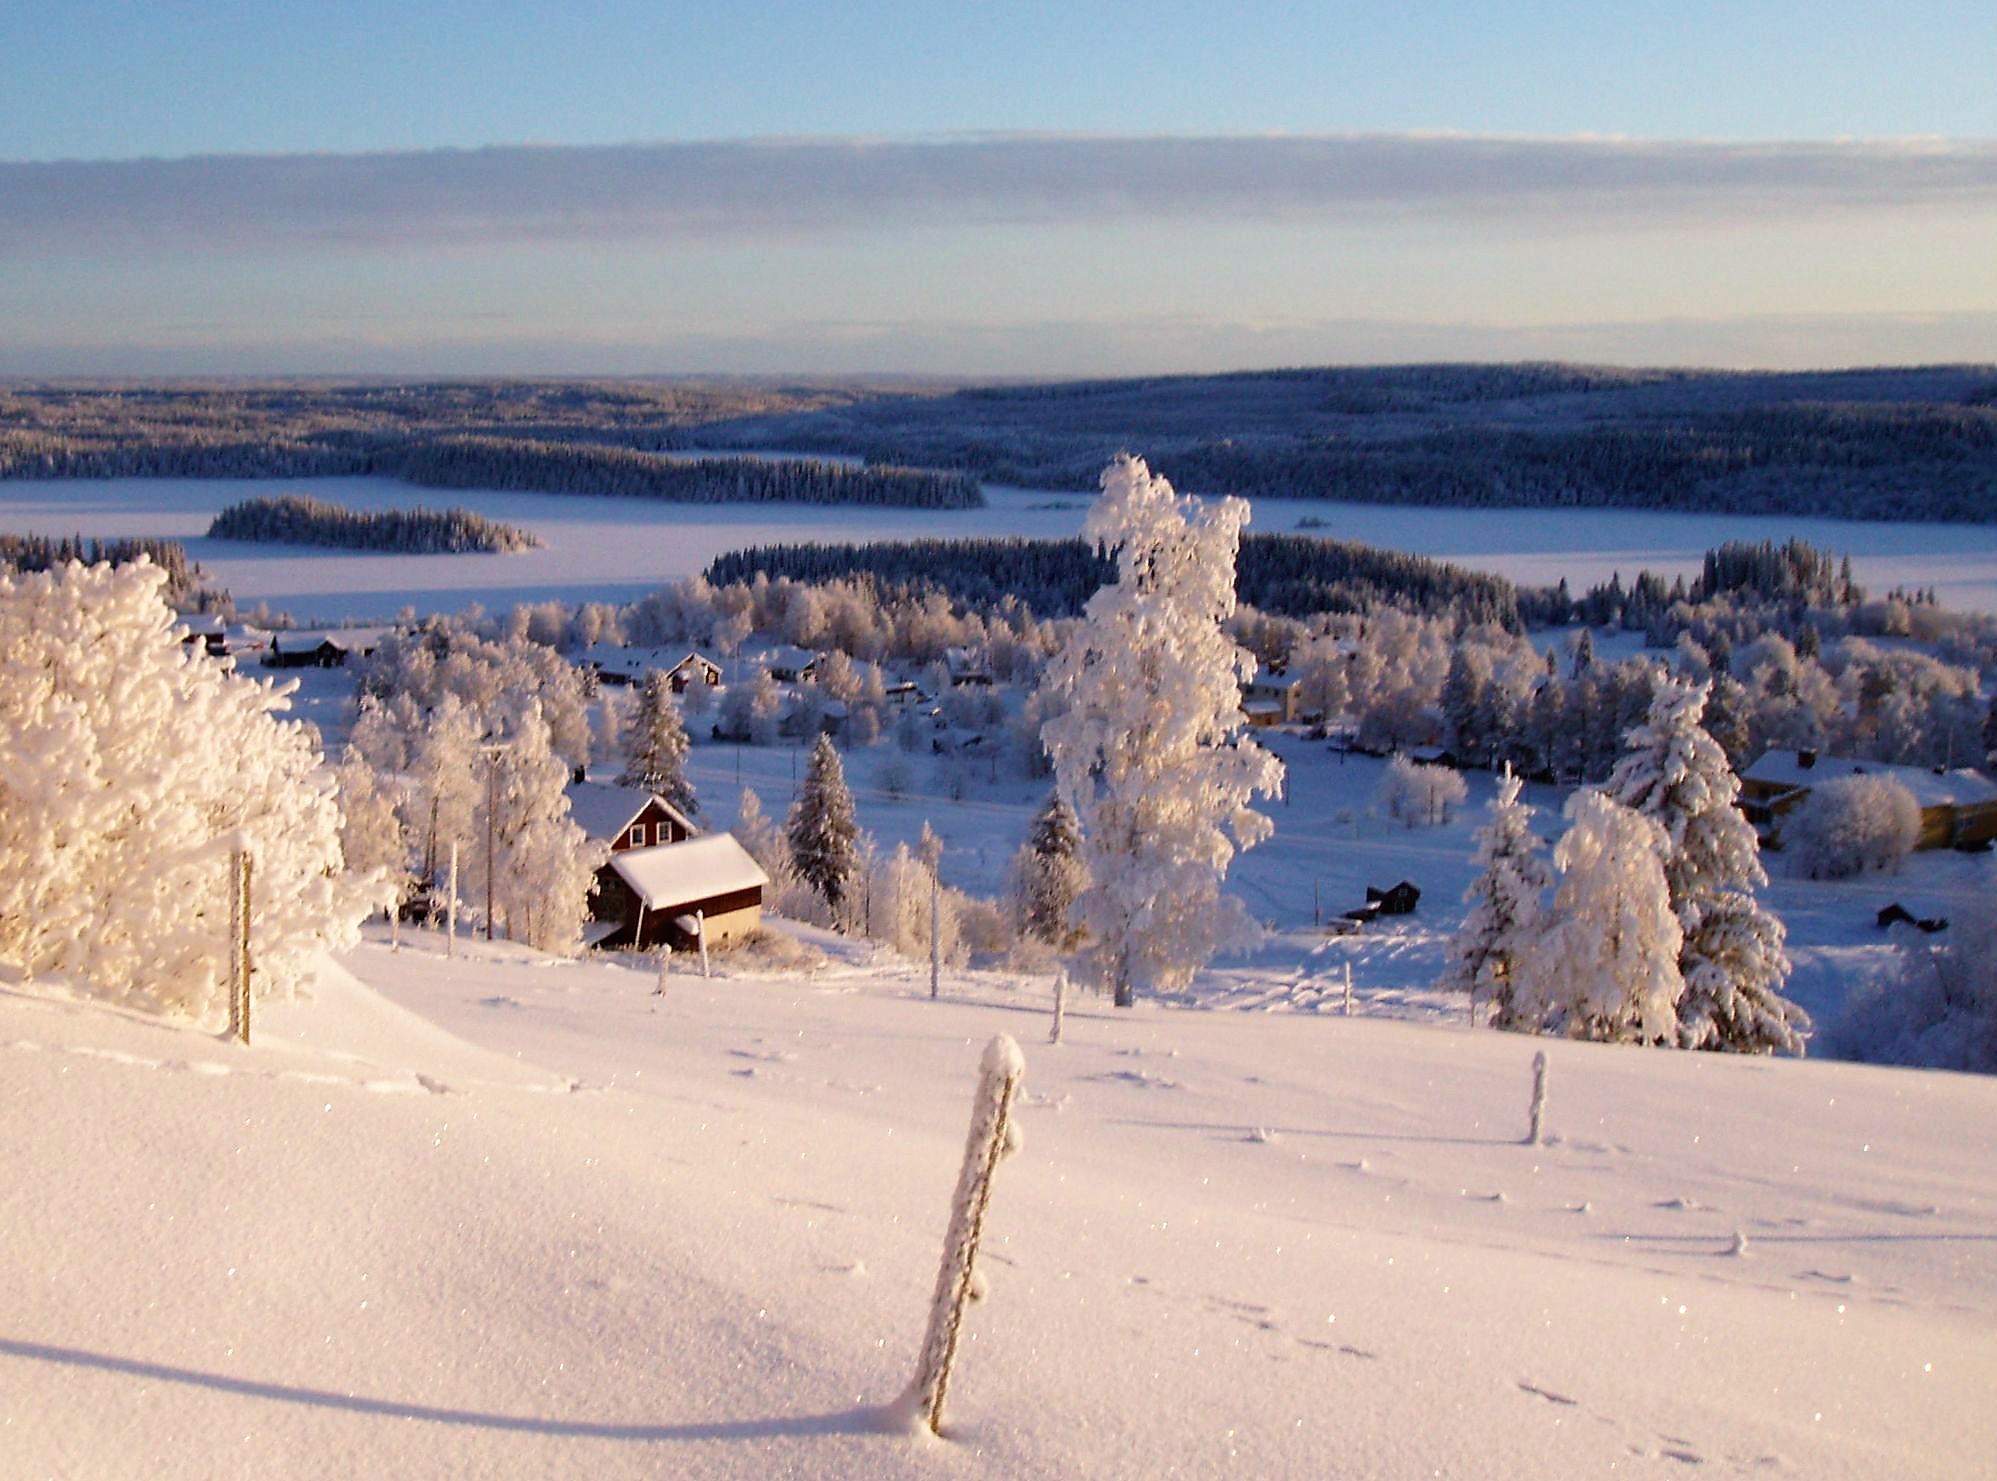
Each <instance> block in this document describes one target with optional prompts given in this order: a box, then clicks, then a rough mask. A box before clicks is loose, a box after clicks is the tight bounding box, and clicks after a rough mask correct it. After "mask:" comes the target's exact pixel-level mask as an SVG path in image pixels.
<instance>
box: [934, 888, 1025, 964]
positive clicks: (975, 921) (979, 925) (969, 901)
mask: <svg viewBox="0 0 1997 1481" xmlns="http://www.w3.org/2000/svg"><path fill="white" fill-rule="evenodd" d="M948 893H949V895H950V897H951V899H952V901H953V904H954V907H955V910H956V916H957V942H958V945H959V946H960V948H961V949H962V951H963V952H964V953H966V954H968V955H971V956H979V957H986V956H999V955H1007V956H1008V957H1010V954H1011V953H1012V951H1013V948H1014V947H1015V945H1017V944H1018V938H1017V937H1016V936H1015V935H1014V934H1013V926H1012V922H1011V920H1009V919H1008V918H1007V915H1006V912H1005V911H1004V910H1002V909H1001V908H1000V907H999V904H998V902H997V901H996V900H992V899H990V898H988V897H986V896H984V895H967V894H964V893H962V892H960V891H957V890H951V891H948Z"/></svg>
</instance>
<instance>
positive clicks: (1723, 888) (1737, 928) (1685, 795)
mask: <svg viewBox="0 0 1997 1481" xmlns="http://www.w3.org/2000/svg"><path fill="white" fill-rule="evenodd" d="M1706 698H1707V686H1706V685H1704V684H1693V683H1688V682H1686V681H1685V680H1682V679H1670V678H1666V679H1663V680H1660V681H1659V683H1658V685H1657V689H1656V694H1655V697H1654V698H1653V700H1652V701H1651V706H1650V714H1649V717H1648V718H1647V719H1646V720H1645V721H1644V722H1643V723H1642V724H1640V725H1637V726H1635V727H1633V728H1632V729H1631V730H1630V732H1629V734H1628V736H1627V739H1626V750H1625V752H1624V755H1623V758H1622V760H1621V761H1619V762H1618V763H1617V764H1616V769H1615V771H1614V773H1613V774H1611V776H1610V778H1609V783H1608V788H1607V790H1608V793H1609V795H1610V796H1611V797H1613V798H1615V799H1616V801H1618V802H1620V803H1622V804H1623V805H1624V806H1626V807H1630V808H1633V809H1635V810H1636V811H1637V812H1639V813H1641V814H1642V815H1644V816H1645V817H1647V818H1650V819H1651V820H1652V821H1653V822H1655V823H1657V824H1658V826H1659V827H1660V828H1662V829H1663V832H1664V837H1665V840H1666V842H1665V849H1664V856H1663V862H1664V880H1665V885H1666V888H1667V889H1668V890H1669V895H1670V901H1671V909H1672V912H1673V914H1675V915H1676V916H1677V917H1678V924H1679V927H1680V929H1681V931H1682V932H1683V940H1682V944H1681V946H1680V948H1679V956H1678V967H1679V972H1680V974H1681V976H1682V977H1683V978H1684V983H1685V986H1684V992H1683V994H1682V996H1681V997H1680V998H1679V1001H1678V1040H1679V1043H1680V1044H1681V1045H1682V1046H1683V1047H1684V1048H1687V1049H1727V1050H1735V1051H1741V1052H1747V1053H1767V1052H1770V1051H1772V1050H1776V1049H1782V1050H1786V1051H1788V1052H1790V1053H1792V1054H1800V1053H1802V1051H1803V1033H1804V1032H1806V1031H1807V1030H1808V1028H1809V1019H1808V1018H1807V1017H1806V1016H1805V1015H1804V1013H1803V1011H1802V1010H1801V1009H1800V1008H1798V1007H1797V1006H1796V1005H1795V1004H1794V1003H1792V1002H1790V1001H1789V1000H1788V999H1787V998H1784V997H1783V996H1782V995H1781V992H1780V991H1779V989H1780V988H1781V986H1782V982H1783V980H1784V979H1785V978H1786V977H1787V976H1788V975H1789V958H1788V955H1787V954H1786V953H1785V952H1784V951H1783V949H1782V942H1783V935H1784V932H1783V929H1782V922H1781V921H1779V920H1777V919H1776V918H1775V916H1774V915H1773V914H1772V913H1770V912H1769V911H1767V910H1765V909H1763V908H1762V906H1761V905H1760V903H1759V902H1758V901H1757V900H1756V899H1755V893H1754V892H1755V891H1756V890H1758V889H1759V888H1761V887H1762V886H1763V885H1765V884H1767V883H1768V876H1767V874H1765V873H1764V872H1763V871H1762V867H1761V856H1760V846H1759V844H1758V842H1757V841H1756V839H1755V836H1754V829H1753V827H1752V826H1750V825H1749V823H1748V821H1747V819H1746V818H1744V817H1742V816H1741V813H1740V810H1739V809H1738V808H1737V807H1736V806H1735V805H1734V799H1735V798H1736V797H1737V796H1738V795H1739V792H1740V781H1739V779H1738V778H1736V777H1735V776H1734V774H1733V771H1732V769H1731V768H1730V767H1729V766H1728V765H1727V758H1726V754H1725V752H1723V751H1722V750H1721V749H1720V746H1719V743H1718V742H1716V741H1715V740H1714V739H1713V737H1712V736H1710V735H1708V734H1707V733H1706V731H1705V729H1704V727H1703V726H1701V725H1700V723H1699V718H1700V715H1701V714H1702V712H1703V711H1704V709H1705V707H1706Z"/></svg>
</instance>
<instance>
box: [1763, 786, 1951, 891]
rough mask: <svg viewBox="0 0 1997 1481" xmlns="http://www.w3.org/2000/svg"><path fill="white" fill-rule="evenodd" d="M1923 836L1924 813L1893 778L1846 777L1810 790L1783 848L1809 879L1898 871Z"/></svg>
mask: <svg viewBox="0 0 1997 1481" xmlns="http://www.w3.org/2000/svg"><path fill="white" fill-rule="evenodd" d="M1920 836H1921V807H1920V804H1919V803H1918V802H1916V801H1915V800H1914V794H1913V793H1912V792H1910V791H1908V790H1907V789H1906V787H1904V786H1903V785H1901V784H1900V783H1899V782H1896V781H1894V780H1893V778H1891V777H1883V776H1843V777H1833V778H1832V779H1831V780H1830V781H1827V782H1824V783H1822V784H1821V785H1819V786H1815V787H1812V788H1811V789H1810V795H1809V796H1808V797H1805V798H1804V799H1803V801H1802V803H1801V804H1800V805H1799V806H1798V807H1797V808H1796V809H1795V810H1794V811H1793V812H1791V813H1790V814H1789V815H1788V816H1787V817H1785V818H1783V820H1782V842H1783V845H1784V847H1786V848H1787V849H1788V851H1789V855H1790V857H1791V858H1792V859H1793V860H1794V861H1795V865H1794V867H1795V870H1796V872H1797V873H1798V874H1801V875H1803V876H1804V877H1806V878H1808V879H1845V878H1847V877H1849V876H1851V875H1854V874H1864V873H1867V872H1869V871H1872V870H1884V871H1890V870H1897V869H1898V868H1899V867H1900V864H1901V862H1902V861H1903V860H1904V859H1905V858H1906V857H1907V855H1908V854H1909V853H1911V852H1912V851H1913V848H1914V845H1915V843H1916V842H1918V841H1919V839H1920Z"/></svg>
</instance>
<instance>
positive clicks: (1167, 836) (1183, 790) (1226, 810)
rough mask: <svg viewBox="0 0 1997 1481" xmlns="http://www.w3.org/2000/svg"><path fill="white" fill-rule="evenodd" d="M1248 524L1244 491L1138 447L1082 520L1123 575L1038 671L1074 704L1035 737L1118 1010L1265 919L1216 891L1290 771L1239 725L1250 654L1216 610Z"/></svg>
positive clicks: (1227, 609)
mask: <svg viewBox="0 0 1997 1481" xmlns="http://www.w3.org/2000/svg"><path fill="white" fill-rule="evenodd" d="M1247 521H1248V506H1247V504H1246V503H1245V502H1244V501H1242V500H1240V499H1222V500H1220V501H1219V502H1218V503H1215V504H1213V505H1210V506H1202V505H1201V504H1200V502H1199V501H1198V500H1196V499H1181V498H1179V497H1178V496H1177V495H1175V494H1174V493H1173V492H1172V486H1171V484H1169V483H1168V482H1166V481H1165V480H1164V479H1163V478H1159V477H1155V476H1154V475H1153V474H1152V473H1151V471H1150V469H1148V468H1147V467H1146V466H1145V465H1144V462H1143V460H1142V459H1140V458H1134V457H1131V456H1129V455H1128V454H1126V455H1123V456H1121V457H1119V458H1117V459H1116V461H1114V462H1113V463H1111V464H1110V465H1109V467H1108V468H1107V469H1105V470H1104V472H1103V476H1102V493H1101V495H1100V496H1099V497H1098V498H1097V500H1096V502H1095V504H1094V506H1093V507H1092V508H1091V509H1090V511H1089V517H1088V520H1087V522H1086V524H1085V525H1084V526H1083V535H1084V537H1085V538H1087V539H1089V540H1092V541H1095V542H1097V543H1098V544H1100V545H1103V546H1106V547H1109V548H1112V549H1113V550H1114V551H1115V553H1116V569H1117V579H1116V581H1115V582H1114V583H1113V584H1112V585H1109V586H1105V587H1103V588H1102V589H1101V590H1099V591H1098V592H1097V593H1096V594H1095V595H1094V596H1093V597H1091V598H1090V599H1089V602H1088V605H1087V607H1086V608H1085V609H1084V611H1083V614H1082V616H1081V617H1080V618H1079V619H1078V620H1077V621H1076V623H1075V624H1074V626H1073V627H1072V628H1071V629H1070V630H1069V632H1068V634H1067V638H1066V641H1065V642H1064V644H1063V645H1062V647H1061V649H1060V650H1059V651H1058V652H1057V653H1056V654H1055V655H1054V656H1053V658H1052V660H1051V661H1050V663H1049V664H1048V668H1047V672H1046V676H1045V678H1044V680H1043V686H1044V687H1045V689H1046V690H1048V691H1050V692H1051V694H1052V696H1053V697H1054V699H1055V700H1056V701H1057V702H1058V703H1059V704H1060V705H1061V706H1062V712H1061V713H1060V714H1058V715H1056V716H1055V717H1054V718H1052V719H1050V720H1048V721H1047V723H1046V725H1045V726H1044V727H1043V729H1042V731H1041V735H1042V739H1043V740H1044V742H1045V744H1046V747H1047V753H1048V755H1049V756H1050V757H1051V758H1052V760H1053V764H1054V775H1055V782H1056V786H1057V787H1058V788H1059V790H1060V794H1061V796H1062V798H1063V799H1064V800H1065V801H1066V802H1067V804H1068V805H1069V806H1070V807H1071V808H1073V809H1074V811H1075V815H1076V817H1077V818H1078V819H1079V820H1080V822H1081V827H1082V849H1081V859H1082V863H1083V865H1084V866H1085V867H1086V868H1087V870H1088V874H1089V880H1090V885H1089V888H1088V889H1087V890H1086V891H1085V892H1084V894H1083V895H1082V897H1081V902H1080V906H1079V910H1078V914H1079V917H1080V919H1079V924H1081V925H1082V926H1083V927H1084V928H1085V929H1086V930H1087V931H1088V933H1089V935H1090V937H1091V940H1092V945H1091V947H1090V952H1091V955H1092V958H1093V962H1094V965H1095V967H1096V970H1097V971H1098V972H1099V973H1100V975H1101V977H1102V979H1103V980H1104V981H1106V982H1107V983H1108V984H1109V985H1110V986H1111V988H1112V989H1113V991H1114V993H1115V998H1116V1002H1117V1005H1118V1006H1119V1007H1128V1006H1130V1004H1131V1003H1133V1002H1134V1001H1135V1000H1136V995H1137V994H1138V993H1139V992H1145V991H1157V990H1161V989H1171V988H1175V987H1179V986H1183V985H1184V984H1185V983H1187V982H1189V981H1191V980H1192V977H1193V974H1194V973H1195V972H1197V971H1198V970H1199V969H1200V968H1201V967H1202V966H1204V965H1205V964H1206V962H1208V961H1209V960H1210V959H1211V958H1212V956H1213V954H1214V952H1216V951H1218V950H1220V949H1221V948H1223V947H1225V946H1228V945H1231V944H1235V943H1240V942H1244V941H1246V940H1249V939H1252V937H1253V936H1254V934H1255V924H1254V922H1253V920H1251V919H1250V917H1249V915H1248V912H1247V911H1246V910H1245V909H1244V908H1243V907H1242V905H1241V902H1240V901H1239V900H1236V899H1235V898H1234V897H1232V896H1230V895H1226V894H1224V893H1222V891H1221V881H1222V880H1223V879H1224V878H1225V877H1226V875H1227V869H1228V865H1229V864H1230V863H1231V862H1232V861H1233V859H1234V855H1235V853H1236V852H1237V850H1240V849H1245V848H1252V847H1253V846H1254V845H1255V844H1257V843H1260V842H1261V841H1262V840H1263V839H1265V838H1267V837H1268V836H1269V834H1270V832H1271V831H1272V830H1273V825H1272V824H1271V823H1270V821H1269V820H1268V819H1267V818H1266V817H1264V816H1263V815H1262V814H1260V813H1258V812H1256V811H1255V810H1254V809H1252V808H1251V807H1250V806H1249V802H1250V800H1251V799H1253V798H1254V797H1257V796H1273V795H1274V794H1275V792H1276V790H1277V788H1278V786H1279V785H1280V784H1281V781H1282V775H1283V767H1282V763H1281V762H1279V761H1277V760H1276V758H1275V757H1273V756H1271V755H1270V754H1269V753H1268V752H1267V751H1265V750H1264V749H1263V748H1262V747H1261V746H1259V745H1257V744H1256V743H1255V742H1254V741H1253V740H1252V739H1250V738H1249V737H1248V736H1247V735H1246V733H1245V731H1244V727H1243V721H1242V714H1241V688H1240V686H1241V684H1242V683H1243V682H1245V681H1246V680H1248V679H1249V678H1251V677H1253V675H1254V673H1255V660H1254V658H1253V657H1252V656H1251V655H1250V654H1249V653H1248V652H1247V651H1246V650H1244V649H1243V648H1241V647H1240V646H1239V645H1238V644H1237V643H1235V642H1234V640H1233V639H1232V638H1230V637H1229V636H1228V635H1227V632H1226V630H1225V629H1224V627H1223V625H1222V624H1224V623H1225V622H1226V621H1227V619H1228V618H1229V617H1230V616H1232V615H1233V613H1234V609H1235V596H1234V563H1235V555H1236V552H1237V551H1238V550H1239V548H1240V544H1241V527H1242V526H1243V525H1244V524H1246V523H1247Z"/></svg>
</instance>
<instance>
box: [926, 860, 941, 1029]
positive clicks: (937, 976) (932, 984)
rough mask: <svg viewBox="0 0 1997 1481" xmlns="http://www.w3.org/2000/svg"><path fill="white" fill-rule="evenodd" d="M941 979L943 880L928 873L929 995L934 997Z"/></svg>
mask: <svg viewBox="0 0 1997 1481" xmlns="http://www.w3.org/2000/svg"><path fill="white" fill-rule="evenodd" d="M942 980H943V882H942V881H941V880H939V879H938V878H937V877H936V872H935V871H934V870H933V869H932V870H931V871H930V873H929V996H930V997H932V998H933V997H936V996H937V995H938V990H939V988H940V985H941V983H942Z"/></svg>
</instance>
